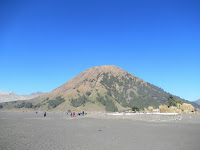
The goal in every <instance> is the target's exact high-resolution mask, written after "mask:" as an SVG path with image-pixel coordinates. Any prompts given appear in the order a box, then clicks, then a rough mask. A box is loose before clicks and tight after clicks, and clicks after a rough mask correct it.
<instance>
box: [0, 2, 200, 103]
mask: <svg viewBox="0 0 200 150" xmlns="http://www.w3.org/2000/svg"><path fill="white" fill-rule="evenodd" d="M199 8H200V1H198V0H187V1H184V0H180V1H179V0H178V1H170V0H167V1H165V0H164V1H160V0H159V1H153V0H152V1H149V0H142V1H138V0H137V1H136V0H130V1H129V0H121V1H117V0H113V1H111V0H106V1H104V0H101V1H87V0H85V1H83V0H76V1H68V0H63V1H60V0H57V1H51V0H48V1H45V0H43V1H39V0H28V1H27V0H25V1H21V0H19V1H18V0H15V1H14V0H13V1H12V0H11V1H7V0H1V1H0V90H2V91H14V92H15V93H17V94H29V93H32V92H37V91H43V92H50V91H51V90H53V89H55V88H57V87H58V86H60V85H62V84H63V83H65V82H66V81H68V80H69V79H71V78H73V77H74V76H76V75H77V74H79V73H80V72H82V71H84V70H86V69H88V68H90V67H94V66H100V65H116V66H119V67H121V68H123V69H125V70H126V71H128V72H130V73H132V74H134V75H136V76H138V77H139V78H141V79H143V80H145V81H147V82H149V83H152V84H154V85H156V86H159V87H161V88H162V89H164V90H165V91H167V92H170V93H172V94H174V95H177V96H180V97H181V98H184V99H187V100H190V101H193V100H196V99H199V98H200V79H199V77H200V9H199Z"/></svg>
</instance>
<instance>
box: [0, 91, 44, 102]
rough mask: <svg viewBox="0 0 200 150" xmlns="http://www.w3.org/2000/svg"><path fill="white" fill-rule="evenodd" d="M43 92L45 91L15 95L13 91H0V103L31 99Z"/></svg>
mask: <svg viewBox="0 0 200 150" xmlns="http://www.w3.org/2000/svg"><path fill="white" fill-rule="evenodd" d="M43 94H45V93H43V92H37V93H32V94H30V95H17V94H15V93H14V92H13V91H10V92H5V91H0V103H2V102H10V101H16V100H26V99H33V98H36V97H38V96H41V95H43Z"/></svg>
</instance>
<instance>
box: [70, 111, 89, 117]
mask: <svg viewBox="0 0 200 150" xmlns="http://www.w3.org/2000/svg"><path fill="white" fill-rule="evenodd" d="M68 114H69V113H67V115H68ZM84 115H85V112H84V111H82V113H81V112H78V113H77V116H84ZM70 116H71V117H75V116H76V113H75V112H70Z"/></svg>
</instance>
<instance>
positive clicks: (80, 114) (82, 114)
mask: <svg viewBox="0 0 200 150" xmlns="http://www.w3.org/2000/svg"><path fill="white" fill-rule="evenodd" d="M36 113H37V112H36ZM68 114H69V113H67V115H68ZM46 115H47V113H46V112H44V113H43V116H44V117H46ZM84 115H85V112H84V111H82V112H78V113H77V116H84ZM70 116H71V117H75V116H76V114H75V112H70Z"/></svg>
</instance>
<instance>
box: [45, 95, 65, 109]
mask: <svg viewBox="0 0 200 150" xmlns="http://www.w3.org/2000/svg"><path fill="white" fill-rule="evenodd" d="M64 101H65V99H63V98H62V97H61V96H58V97H56V99H54V100H50V101H48V108H56V107H57V106H58V105H60V104H61V103H63V102H64Z"/></svg>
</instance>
